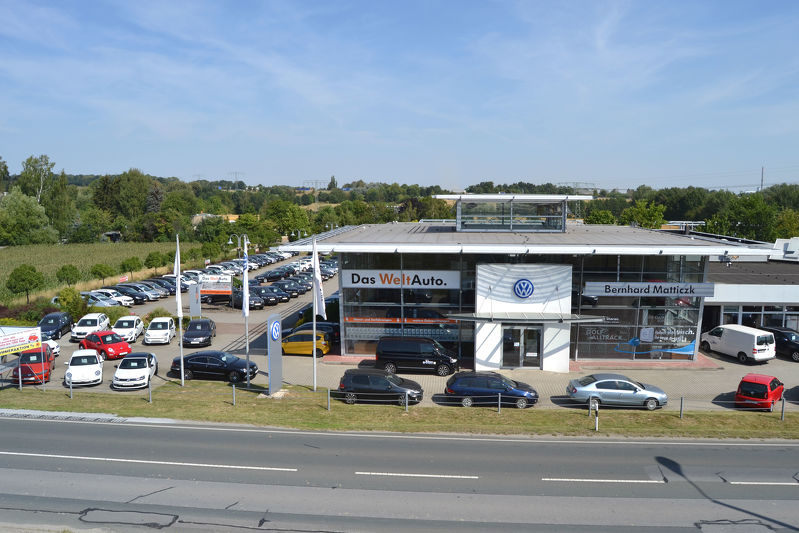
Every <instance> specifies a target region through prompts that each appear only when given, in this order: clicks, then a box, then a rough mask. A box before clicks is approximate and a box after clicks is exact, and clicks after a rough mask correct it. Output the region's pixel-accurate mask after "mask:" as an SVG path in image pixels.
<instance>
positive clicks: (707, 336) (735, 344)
mask: <svg viewBox="0 0 799 533" xmlns="http://www.w3.org/2000/svg"><path fill="white" fill-rule="evenodd" d="M700 341H701V344H700V347H701V348H702V350H704V351H706V352H711V351H713V352H719V353H722V354H724V355H729V356H731V357H735V358H737V359H738V362H739V363H741V364H744V363H747V362H749V361H753V362H764V361H768V360H769V359H774V358H775V357H776V356H777V352H776V351H775V342H774V335H773V334H772V333H769V332H768V331H763V330H762V329H756V328H750V327H749V326H741V325H739V324H724V325H722V326H716V327H715V328H713V329H711V330H710V331H706V332H704V333H702V336H701V337H700Z"/></svg>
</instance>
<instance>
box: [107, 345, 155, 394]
mask: <svg viewBox="0 0 799 533" xmlns="http://www.w3.org/2000/svg"><path fill="white" fill-rule="evenodd" d="M157 374H158V359H157V358H156V357H155V354H153V353H149V352H133V353H129V354H128V355H126V356H125V358H124V359H122V361H121V362H120V363H119V365H117V369H116V372H114V379H113V381H112V382H111V388H114V389H141V388H144V387H147V386H148V385H149V384H150V380H151V379H152V378H153V376H155V375H157Z"/></svg>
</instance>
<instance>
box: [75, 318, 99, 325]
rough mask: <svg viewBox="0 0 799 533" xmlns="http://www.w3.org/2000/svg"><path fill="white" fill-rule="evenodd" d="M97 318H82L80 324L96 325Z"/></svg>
mask: <svg viewBox="0 0 799 533" xmlns="http://www.w3.org/2000/svg"><path fill="white" fill-rule="evenodd" d="M96 325H97V319H96V318H82V319H81V320H80V322H78V326H83V327H86V326H96Z"/></svg>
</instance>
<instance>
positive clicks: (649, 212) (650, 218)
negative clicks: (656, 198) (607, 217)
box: [621, 187, 666, 229]
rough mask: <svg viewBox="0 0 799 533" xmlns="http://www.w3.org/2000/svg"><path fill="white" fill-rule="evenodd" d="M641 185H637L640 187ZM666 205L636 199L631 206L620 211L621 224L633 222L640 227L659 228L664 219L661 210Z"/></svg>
mask: <svg viewBox="0 0 799 533" xmlns="http://www.w3.org/2000/svg"><path fill="white" fill-rule="evenodd" d="M640 188H641V187H639V189H640ZM665 209H666V206H664V205H659V204H656V203H655V202H647V201H646V200H638V201H637V202H635V204H634V205H633V206H632V207H628V208H627V209H625V210H624V211H622V212H621V222H622V224H625V225H626V224H631V223H633V222H635V223H636V224H638V225H639V226H640V227H642V228H651V229H655V228H659V227H660V226H661V225H662V224H663V223H664V222H666V220H665V219H664V218H663V211H664V210H665Z"/></svg>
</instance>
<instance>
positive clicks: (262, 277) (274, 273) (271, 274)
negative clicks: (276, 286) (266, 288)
mask: <svg viewBox="0 0 799 533" xmlns="http://www.w3.org/2000/svg"><path fill="white" fill-rule="evenodd" d="M289 275H290V274H289V273H288V271H287V270H286V269H283V268H280V267H278V268H275V269H273V270H269V271H268V272H264V273H262V274H258V275H257V276H255V279H256V280H258V281H259V282H261V283H263V282H264V281H267V282H269V281H278V280H281V279H283V278H285V277H287V276H289Z"/></svg>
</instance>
